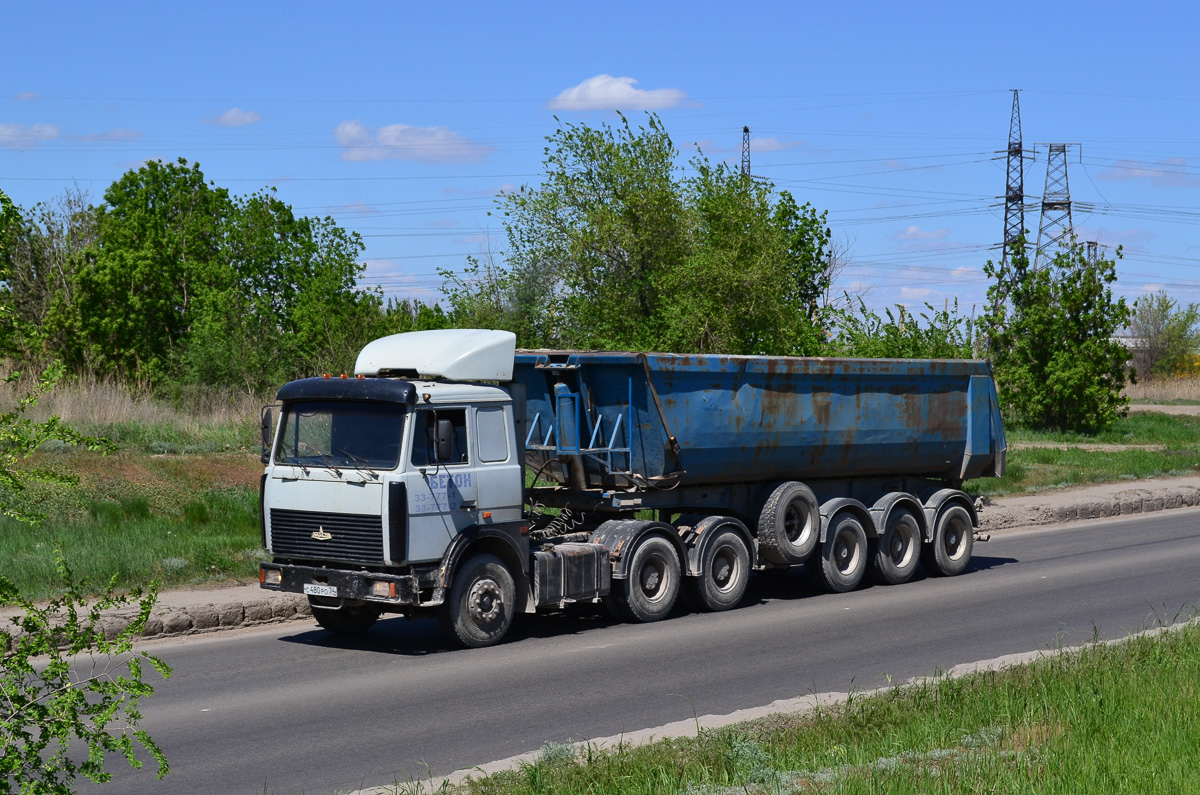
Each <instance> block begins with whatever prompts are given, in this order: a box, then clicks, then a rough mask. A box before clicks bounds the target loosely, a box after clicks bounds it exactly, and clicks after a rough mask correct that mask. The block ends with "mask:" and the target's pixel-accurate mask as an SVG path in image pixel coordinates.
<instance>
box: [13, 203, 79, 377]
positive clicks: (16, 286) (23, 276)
mask: <svg viewBox="0 0 1200 795" xmlns="http://www.w3.org/2000/svg"><path fill="white" fill-rule="evenodd" d="M10 206H11V204H10ZM95 237H96V224H95V216H94V214H93V212H92V210H91V207H90V206H89V204H88V199H87V194H86V193H83V192H82V191H79V190H77V189H68V190H67V191H66V192H65V193H64V194H63V195H62V196H61V197H59V198H58V199H57V200H55V201H52V202H50V203H49V204H39V205H37V206H35V207H34V208H32V209H31V210H28V211H25V212H20V211H19V208H16V207H13V209H12V217H11V223H10V224H8V227H7V230H6V231H5V232H3V233H0V273H2V274H3V275H2V277H0V278H2V279H3V286H2V287H0V302H3V304H4V305H5V306H7V307H9V308H10V309H11V310H12V312H11V314H10V315H9V318H10V321H11V322H10V323H9V324H8V325H7V326H6V327H5V329H4V331H3V340H2V342H0V349H2V352H3V353H4V354H7V355H9V356H13V357H15V358H16V359H17V360H18V361H24V362H42V361H44V360H45V359H46V358H47V357H50V358H53V357H55V356H62V357H67V358H73V359H79V358H80V352H81V348H80V345H79V337H78V335H77V334H75V333H72V332H73V330H74V329H77V328H78V325H79V324H78V306H77V305H76V301H75V274H76V272H77V271H78V269H79V266H80V264H81V263H82V262H83V258H84V253H85V252H86V251H87V250H88V249H89V248H90V247H91V246H92V245H94V243H95Z"/></svg>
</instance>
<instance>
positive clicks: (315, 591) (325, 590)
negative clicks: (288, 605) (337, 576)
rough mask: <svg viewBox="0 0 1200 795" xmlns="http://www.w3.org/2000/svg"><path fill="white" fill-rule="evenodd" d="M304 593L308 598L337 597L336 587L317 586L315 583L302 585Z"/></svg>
mask: <svg viewBox="0 0 1200 795" xmlns="http://www.w3.org/2000/svg"><path fill="white" fill-rule="evenodd" d="M304 592H305V593H306V594H308V595H309V596H337V586H336V585H317V584H316V583H315V582H306V583H304Z"/></svg>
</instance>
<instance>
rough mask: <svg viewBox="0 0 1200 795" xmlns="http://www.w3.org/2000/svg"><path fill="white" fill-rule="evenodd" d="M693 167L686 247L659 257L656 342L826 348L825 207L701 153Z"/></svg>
mask: <svg viewBox="0 0 1200 795" xmlns="http://www.w3.org/2000/svg"><path fill="white" fill-rule="evenodd" d="M691 167H692V169H693V170H694V172H695V174H694V176H690V177H688V178H686V179H685V180H684V183H683V189H684V197H685V208H686V210H685V220H686V222H687V227H686V235H687V238H688V240H689V246H688V252H687V255H686V256H685V257H684V259H683V260H682V261H680V262H678V263H673V262H670V261H667V262H664V263H662V268H661V274H662V275H661V277H660V279H661V283H662V285H663V291H662V294H663V297H664V300H663V301H662V302H661V304H660V305H659V307H658V308H657V313H658V315H659V316H660V317H661V320H660V322H659V326H660V331H659V339H658V341H657V342H658V344H659V345H661V346H663V347H665V348H667V349H669V350H677V351H688V352H696V353H734V354H781V355H782V354H791V355H813V354H816V353H818V352H820V350H821V348H822V347H823V345H824V333H823V330H822V327H823V324H824V321H823V317H824V312H823V310H822V308H821V307H820V301H821V298H822V296H823V295H824V292H825V289H826V287H827V286H828V284H829V275H828V271H827V264H828V263H827V254H828V249H827V244H828V240H829V231H828V230H827V229H826V227H825V216H824V214H822V213H818V212H817V211H816V210H815V209H814V208H813V207H812V206H810V205H808V204H805V205H803V206H801V205H798V204H796V201H795V200H794V199H793V198H792V196H791V194H789V193H788V192H787V191H781V192H776V191H775V189H774V187H773V186H772V185H771V184H770V183H766V182H762V181H759V180H754V179H750V178H749V177H747V176H746V175H744V174H742V173H741V172H740V171H738V170H735V169H733V168H731V167H729V166H728V165H726V164H724V163H720V164H717V165H713V164H711V163H709V162H708V160H707V159H706V158H704V157H703V156H702V155H697V156H696V157H694V158H693V159H692V161H691Z"/></svg>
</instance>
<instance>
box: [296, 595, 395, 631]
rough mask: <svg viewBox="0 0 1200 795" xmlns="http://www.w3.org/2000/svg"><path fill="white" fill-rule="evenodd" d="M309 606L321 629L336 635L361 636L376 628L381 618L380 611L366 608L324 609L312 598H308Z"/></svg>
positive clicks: (343, 607)
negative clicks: (373, 627) (377, 621)
mask: <svg viewBox="0 0 1200 795" xmlns="http://www.w3.org/2000/svg"><path fill="white" fill-rule="evenodd" d="M308 604H309V606H310V607H311V608H312V614H313V618H315V619H316V621H317V623H318V624H320V625H321V628H322V629H325V630H328V631H329V632H332V633H333V634H335V635H347V636H350V635H361V634H363V633H364V632H366V631H367V630H368V629H370V628H371V627H372V626H374V625H375V622H376V620H378V618H379V611H378V610H375V609H373V608H370V607H366V606H360V607H348V606H345V605H343V606H342V607H336V608H329V607H322V606H321V605H319V604H317V603H314V602H313V598H312V597H311V596H310V597H309V598H308Z"/></svg>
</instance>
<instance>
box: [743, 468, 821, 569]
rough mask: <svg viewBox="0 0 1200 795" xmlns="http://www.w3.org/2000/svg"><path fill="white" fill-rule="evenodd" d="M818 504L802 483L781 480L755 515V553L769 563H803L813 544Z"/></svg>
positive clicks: (817, 530)
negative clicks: (756, 523) (757, 552)
mask: <svg viewBox="0 0 1200 795" xmlns="http://www.w3.org/2000/svg"><path fill="white" fill-rule="evenodd" d="M820 529H821V508H820V505H819V504H818V503H817V497H816V495H815V494H813V492H812V489H810V488H809V487H808V486H805V485H804V484H803V483H797V482H796V481H788V482H787V483H781V484H779V486H777V487H776V488H775V490H774V491H772V492H771V496H770V497H767V501H766V503H765V504H764V505H763V509H762V513H761V514H759V517H758V548H759V553H760V554H761V555H762V556H763V557H764V558H766V559H767V560H769V561H770V562H771V563H778V564H782V565H786V564H793V563H803V562H804V561H805V560H806V559H807V558H808V557H809V555H811V554H812V552H813V550H814V549H816V548H817V542H818V540H819V534H820Z"/></svg>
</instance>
